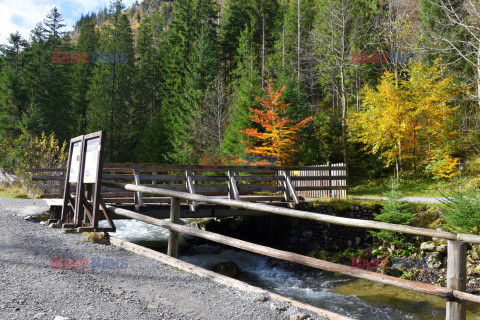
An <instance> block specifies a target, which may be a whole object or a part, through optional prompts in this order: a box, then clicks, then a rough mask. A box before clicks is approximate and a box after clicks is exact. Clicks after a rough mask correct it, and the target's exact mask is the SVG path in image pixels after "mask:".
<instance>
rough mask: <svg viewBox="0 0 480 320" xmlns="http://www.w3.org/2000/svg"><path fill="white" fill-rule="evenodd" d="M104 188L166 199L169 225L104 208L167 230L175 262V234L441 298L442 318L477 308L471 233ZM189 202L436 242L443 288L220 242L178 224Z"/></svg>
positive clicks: (142, 188)
mask: <svg viewBox="0 0 480 320" xmlns="http://www.w3.org/2000/svg"><path fill="white" fill-rule="evenodd" d="M103 184H104V185H106V186H110V187H114V188H119V189H123V190H129V191H133V192H143V193H149V194H156V195H159V196H164V197H170V198H171V210H170V222H168V221H165V220H161V219H155V218H152V217H148V216H145V215H142V214H140V213H137V212H134V211H130V210H126V209H122V208H117V207H113V206H109V207H108V209H109V210H110V211H112V212H114V213H116V214H118V215H121V216H125V217H128V218H131V219H137V220H140V221H143V222H146V223H150V224H153V225H156V226H160V227H164V228H167V229H168V230H170V235H169V243H168V254H169V255H171V256H173V257H176V256H177V246H178V236H179V234H180V233H183V234H188V235H191V236H196V237H200V238H203V239H207V240H211V241H215V242H218V243H222V244H225V245H229V246H232V247H235V248H239V249H243V250H247V251H250V252H254V253H258V254H262V255H266V256H269V257H273V258H278V259H283V260H287V261H291V262H295V263H299V264H302V265H306V266H310V267H314V268H318V269H322V270H326V271H330V272H337V273H341V274H344V275H348V276H352V277H356V278H361V279H366V280H371V281H374V282H379V283H383V284H388V285H392V286H396V287H400V288H404V289H409V290H413V291H417V292H422V293H426V294H430V295H435V296H439V297H443V298H445V299H446V300H447V303H446V319H459V320H463V319H465V318H466V309H465V302H466V301H470V302H475V303H480V296H477V295H474V294H469V293H466V292H465V290H466V276H467V273H466V243H480V236H478V235H472V234H462V233H453V232H447V231H442V230H433V229H425V228H418V227H412V226H405V225H396V224H390V223H384V222H378V221H369V220H359V219H352V218H343V217H335V216H330V215H325V214H318V213H312V212H306V211H300V210H295V209H290V208H282V207H277V206H272V205H267V204H262V203H252V202H246V201H239V200H234V199H220V198H215V197H210V196H203V195H198V194H191V193H186V192H179V191H174V190H167V189H162V188H153V187H146V186H139V185H133V184H121V183H117V182H109V181H104V182H103ZM181 199H183V200H189V201H195V202H197V203H200V202H203V203H209V204H216V205H224V206H231V207H234V208H241V209H247V210H256V211H262V212H267V213H272V214H278V215H283V216H288V217H294V218H301V219H308V220H312V221H319V222H324V223H332V224H338V225H343V226H350V227H357V228H358V227H360V228H370V229H376V230H387V231H394V232H401V233H408V234H414V235H419V236H428V237H436V238H440V239H445V240H447V241H448V245H447V250H448V257H447V287H439V286H435V285H431V284H426V283H419V282H415V281H410V280H405V279H399V278H395V277H392V276H387V275H384V274H379V273H375V272H372V271H367V270H362V269H358V268H354V267H350V266H345V265H341V264H336V263H332V262H328V261H323V260H319V259H315V258H312V257H308V256H303V255H299V254H295V253H291V252H286V251H281V250H277V249H273V248H270V247H265V246H261V245H257V244H253V243H249V242H246V241H242V240H238V239H234V238H231V237H226V236H223V235H219V234H215V233H212V232H208V231H204V230H198V229H194V228H191V227H185V226H181V225H179V224H178V223H179V217H180V200H181Z"/></svg>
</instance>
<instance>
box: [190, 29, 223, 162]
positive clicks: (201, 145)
mask: <svg viewBox="0 0 480 320" xmlns="http://www.w3.org/2000/svg"><path fill="white" fill-rule="evenodd" d="M207 30H209V29H207V28H206V30H205V29H204V31H202V32H201V33H200V36H199V38H198V39H197V41H196V42H195V45H194V47H193V50H192V56H191V58H190V62H189V64H188V66H187V73H186V77H185V87H184V90H185V94H184V96H183V97H182V104H183V106H184V108H183V110H184V112H185V113H184V119H185V120H184V128H183V129H182V131H183V132H184V135H185V137H186V138H188V140H186V141H185V144H186V145H188V146H190V147H191V149H190V150H188V152H187V153H186V154H185V155H186V158H185V160H184V161H195V160H196V159H198V158H199V157H200V155H201V154H202V153H204V152H205V149H210V148H209V147H208V146H209V144H210V143H211V142H212V140H211V138H210V137H208V136H205V135H204V134H203V133H204V132H205V128H204V127H203V126H204V125H205V124H206V122H207V123H208V122H209V121H208V120H207V119H205V118H206V117H207V116H208V114H207V112H206V109H207V103H208V102H207V100H208V98H209V96H210V95H211V94H212V89H213V86H214V84H215V79H216V76H217V69H218V61H217V54H218V50H217V46H216V45H215V38H213V39H212V35H213V33H212V32H209V31H207ZM192 154H193V157H192Z"/></svg>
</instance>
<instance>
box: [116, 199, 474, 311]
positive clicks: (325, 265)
mask: <svg viewBox="0 0 480 320" xmlns="http://www.w3.org/2000/svg"><path fill="white" fill-rule="evenodd" d="M172 199H179V198H175V197H174V198H172ZM174 204H176V207H177V208H176V209H175V210H174V209H172V210H173V211H174V212H177V213H176V215H175V217H176V219H178V217H177V216H178V200H175V202H174ZM107 208H108V209H109V210H110V211H111V212H114V213H115V214H118V215H121V216H124V217H127V218H130V219H135V220H139V221H142V222H145V223H149V224H152V225H156V226H159V227H163V228H166V229H168V230H170V231H173V232H174V233H175V235H177V234H179V233H183V234H188V235H191V236H195V237H199V238H203V239H207V240H210V241H214V242H217V243H221V244H225V245H228V246H231V247H235V248H238V249H242V250H246V251H250V252H254V253H258V254H261V255H265V256H268V257H272V258H277V259H282V260H287V261H291V262H295V263H298V264H302V265H305V266H309V267H313V268H317V269H321V270H326V271H329V272H338V273H341V274H344V275H347V276H351V277H355V278H359V279H365V280H370V281H375V282H380V283H383V284H387V285H392V286H395V287H399V288H404V289H409V290H413V291H417V292H422V293H427V294H431V295H435V296H439V297H442V298H452V297H453V298H457V299H461V300H465V301H471V302H476V303H480V296H476V295H473V294H469V293H466V292H461V291H457V290H452V289H449V288H445V287H439V286H435V285H432V284H427V283H418V282H415V281H411V280H405V279H399V278H396V277H392V276H388V275H384V274H380V273H376V272H372V271H367V270H362V269H358V268H354V267H349V266H345V265H342V264H338V263H333V262H328V261H324V260H319V259H315V258H312V257H308V256H304V255H300V254H297V253H292V252H288V251H282V250H278V249H274V248H270V247H266V246H262V245H258V244H254V243H250V242H247V241H243V240H239V239H235V238H231V237H228V236H224V235H220V234H217V233H213V232H209V231H204V230H200V229H195V228H192V227H186V226H181V225H179V224H176V223H172V222H168V221H165V220H162V219H156V218H152V217H149V216H146V215H143V214H140V213H137V212H134V211H131V210H127V209H122V208H117V207H113V206H107ZM172 208H173V206H172ZM169 248H170V249H169V250H174V249H173V248H171V247H170V246H169Z"/></svg>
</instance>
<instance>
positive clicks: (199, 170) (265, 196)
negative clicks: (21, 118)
mask: <svg viewBox="0 0 480 320" xmlns="http://www.w3.org/2000/svg"><path fill="white" fill-rule="evenodd" d="M346 169H347V168H346V166H345V165H343V164H330V163H327V164H326V165H320V166H302V167H293V166H289V167H286V166H285V167H279V166H204V165H159V164H106V165H105V167H104V168H103V174H102V180H103V181H105V182H120V183H131V184H135V185H137V186H148V187H157V188H162V189H166V190H174V191H181V192H188V193H190V194H199V195H208V196H214V197H216V198H220V199H235V200H244V201H249V202H257V203H258V202H261V203H269V204H273V205H277V206H290V207H294V206H295V205H296V204H298V203H300V202H301V201H304V200H305V197H307V198H330V197H335V198H338V197H345V196H346V192H347V183H346ZM27 171H28V172H30V173H32V180H33V181H36V182H38V184H37V188H39V189H40V190H41V191H42V192H43V193H44V196H43V197H44V198H63V190H64V187H65V172H66V169H65V168H35V169H28V170H27ZM87 191H88V190H87ZM101 194H102V198H103V200H104V202H105V204H107V205H115V206H120V207H123V208H135V209H136V210H137V211H141V212H142V213H144V214H146V215H148V216H151V217H155V218H168V217H169V215H170V213H169V211H170V209H169V203H170V198H168V197H162V196H158V195H155V194H151V193H148V192H133V191H128V190H124V189H122V188H118V187H112V186H105V185H103V186H102V189H101ZM61 205H62V204H61V202H58V206H61ZM252 214H253V215H259V214H262V213H261V212H258V211H251V210H241V209H236V210H232V209H231V207H228V206H221V205H220V206H219V205H211V204H208V203H202V202H192V201H190V202H188V201H182V203H181V205H180V217H181V218H201V217H227V216H241V215H252ZM112 218H113V219H117V218H121V219H124V218H122V217H119V216H117V215H112Z"/></svg>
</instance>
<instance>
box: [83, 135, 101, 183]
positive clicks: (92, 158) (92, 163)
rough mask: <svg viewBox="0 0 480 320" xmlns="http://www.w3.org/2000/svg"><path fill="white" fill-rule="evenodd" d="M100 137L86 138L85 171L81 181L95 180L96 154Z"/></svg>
mask: <svg viewBox="0 0 480 320" xmlns="http://www.w3.org/2000/svg"><path fill="white" fill-rule="evenodd" d="M100 147H101V145H100V138H95V139H90V140H87V153H86V154H85V172H84V175H83V183H95V182H97V169H98V156H99V155H100Z"/></svg>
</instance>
